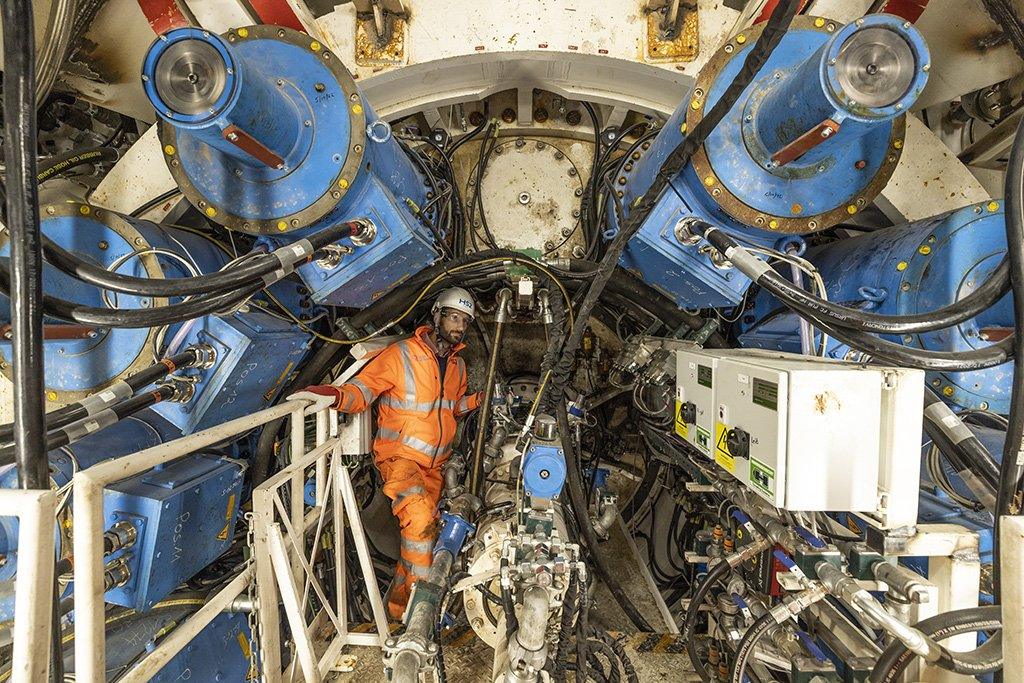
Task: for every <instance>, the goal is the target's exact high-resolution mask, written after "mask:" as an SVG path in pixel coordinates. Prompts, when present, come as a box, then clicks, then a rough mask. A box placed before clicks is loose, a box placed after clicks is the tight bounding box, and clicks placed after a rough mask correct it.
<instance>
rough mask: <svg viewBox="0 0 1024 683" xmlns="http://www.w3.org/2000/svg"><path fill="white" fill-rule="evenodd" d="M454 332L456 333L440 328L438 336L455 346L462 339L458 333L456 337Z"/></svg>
mask: <svg viewBox="0 0 1024 683" xmlns="http://www.w3.org/2000/svg"><path fill="white" fill-rule="evenodd" d="M455 334H456V333H455V332H451V331H448V330H444V329H442V330H440V334H439V336H440V337H441V339H442V340H443V341H445V342H447V343H449V344H451V345H452V346H455V345H456V344H458V343H459V342H460V341H462V335H461V334H459V336H458V337H457V338H456V337H455Z"/></svg>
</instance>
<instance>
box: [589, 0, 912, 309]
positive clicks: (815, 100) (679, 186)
mask: <svg viewBox="0 0 1024 683" xmlns="http://www.w3.org/2000/svg"><path fill="white" fill-rule="evenodd" d="M871 28H884V29H885V30H889V31H892V32H894V33H896V34H898V35H899V36H900V37H901V38H902V39H903V40H904V41H905V42H906V44H907V45H908V46H909V48H910V50H911V52H912V54H913V56H914V62H915V63H914V66H913V68H914V74H913V79H912V82H911V84H910V86H909V87H908V89H907V90H906V92H905V93H903V95H902V96H900V97H899V99H898V101H896V102H892V103H890V104H888V105H885V106H879V107H867V106H863V105H860V104H857V103H855V102H853V101H852V100H850V99H849V98H848V97H846V96H845V95H844V94H843V93H842V92H841V87H840V85H839V83H838V80H837V77H836V75H835V69H834V59H835V56H836V55H837V54H838V53H839V51H840V50H841V49H842V47H843V46H844V45H845V44H846V43H847V41H848V40H849V39H850V38H851V37H852V36H854V35H855V34H856V33H857V32H859V31H862V30H866V29H871ZM761 29H762V27H761V26H757V27H752V28H749V29H747V30H746V31H744V32H742V33H740V34H739V35H737V36H735V37H734V38H733V39H732V40H730V41H729V42H728V43H727V44H726V45H724V46H723V47H722V48H721V49H720V51H719V52H718V53H717V54H716V55H715V56H714V57H713V58H712V59H711V60H710V61H709V62H708V64H707V65H706V66H705V67H704V69H703V70H702V71H701V73H700V75H699V76H698V79H697V83H696V85H695V87H694V89H693V90H692V91H691V92H690V94H689V95H688V96H687V97H686V99H685V100H684V101H683V103H682V104H681V105H680V106H679V108H678V109H677V110H676V111H675V113H674V114H673V115H672V117H671V118H670V119H669V121H668V122H667V123H666V124H665V126H664V127H663V128H662V130H661V132H660V133H659V134H658V136H657V137H656V138H655V139H654V141H653V142H652V143H651V144H650V145H649V146H647V148H646V149H642V156H641V158H640V159H639V160H637V161H636V162H635V163H633V162H628V163H626V164H625V165H624V167H623V173H622V174H621V176H620V177H619V178H617V179H616V181H615V182H616V185H615V187H616V189H620V188H621V192H622V196H621V203H622V207H623V210H624V213H625V215H626V216H628V215H629V212H630V210H631V209H632V208H633V206H634V204H635V202H637V201H638V200H639V198H640V197H641V196H643V194H644V193H645V192H646V191H647V190H648V188H650V187H651V185H652V184H653V182H654V180H655V177H656V176H657V174H658V171H659V169H660V168H661V166H662V164H663V163H664V162H665V160H666V159H667V158H668V156H669V154H670V153H671V152H672V150H674V149H675V148H676V147H677V146H678V145H679V144H680V143H681V142H682V141H683V139H684V137H685V133H686V131H687V130H691V131H692V130H693V129H694V127H695V126H696V125H697V124H698V123H699V122H700V120H701V119H702V118H703V116H704V114H705V112H707V111H708V110H709V109H710V108H711V107H712V106H713V104H714V103H715V102H717V101H718V99H719V98H720V97H721V96H722V94H723V93H724V91H725V89H726V88H727V86H728V85H729V84H730V83H731V82H732V80H733V79H734V78H735V76H736V75H737V73H738V72H739V71H740V68H741V66H742V64H743V61H744V59H745V57H746V56H747V54H748V53H749V51H750V50H751V48H752V46H753V44H754V42H755V41H756V39H757V37H758V35H759V34H760V31H761ZM927 64H928V51H927V47H926V46H925V44H924V41H923V39H922V38H921V36H920V34H919V33H918V32H917V31H916V29H914V28H913V27H910V26H909V24H905V22H903V20H902V19H898V18H896V17H891V16H888V15H879V14H876V15H871V16H869V17H865V18H864V19H863V21H861V22H858V23H857V24H851V25H849V26H846V27H842V28H839V27H838V26H837V25H836V24H835V23H834V22H832V21H829V20H825V19H821V18H816V17H806V16H805V17H797V18H796V20H795V21H794V24H793V28H792V29H791V30H790V31H788V32H787V33H786V35H785V36H784V37H783V38H782V41H781V42H780V44H779V46H778V47H777V48H776V49H775V51H774V52H773V54H772V55H771V57H770V59H769V60H768V62H767V63H766V65H765V66H764V68H762V69H761V71H760V72H759V75H758V77H757V78H756V79H755V81H754V82H753V83H752V84H751V85H750V86H749V87H748V88H747V90H745V91H744V93H743V94H742V95H741V96H740V99H739V101H738V103H737V105H736V106H734V107H733V108H732V110H731V111H730V112H729V113H728V114H727V115H726V117H725V118H724V119H723V121H722V122H721V123H720V124H719V125H718V126H717V127H716V128H715V129H714V130H713V131H712V133H711V134H710V135H709V136H708V138H707V140H706V141H705V143H704V145H703V146H702V147H701V148H700V149H698V151H697V152H696V153H695V154H694V156H693V158H692V159H691V161H690V163H689V164H687V166H686V167H685V168H684V169H683V170H682V171H681V172H680V173H678V174H677V175H676V176H675V177H674V178H672V180H671V181H670V182H669V184H668V186H667V187H666V188H665V190H664V191H663V192H662V195H661V196H660V198H659V199H658V201H657V204H656V205H655V207H654V209H653V210H652V212H651V214H650V215H649V216H648V218H647V219H646V220H645V222H644V224H643V226H642V227H641V228H640V230H639V232H638V233H637V234H636V235H635V236H634V237H633V239H632V240H631V241H630V243H629V244H628V245H627V248H626V250H625V252H624V253H623V255H622V258H621V259H620V264H621V265H622V266H623V267H624V268H626V269H628V270H631V271H633V272H635V273H636V274H637V275H639V276H640V277H641V278H643V279H644V280H645V281H646V282H647V283H648V284H650V285H651V286H653V287H655V288H656V289H658V290H660V291H661V292H663V293H665V294H666V295H668V296H669V297H671V298H672V299H673V300H674V301H675V302H676V303H677V304H678V305H680V306H687V307H698V308H704V307H718V306H730V305H734V304H736V303H739V301H740V300H741V298H742V296H743V293H744V292H745V291H746V289H747V287H748V286H749V280H748V279H747V278H746V277H744V276H743V275H742V274H740V273H739V272H738V271H736V270H735V269H733V268H731V267H730V266H729V265H728V264H721V263H719V264H716V263H713V262H712V261H711V259H710V258H709V256H708V254H707V249H706V245H704V244H703V243H702V241H701V240H699V239H690V237H689V236H688V235H687V234H685V232H682V231H680V230H679V228H680V224H681V221H684V220H685V219H687V218H691V217H692V218H698V219H701V220H705V221H707V222H709V223H712V224H714V225H717V226H720V227H723V228H724V229H726V230H727V231H729V232H730V233H732V234H734V235H737V236H739V237H740V238H742V239H744V240H745V241H748V242H753V243H755V244H757V245H759V246H764V247H773V248H776V249H779V250H785V249H786V248H787V247H789V246H793V247H795V248H796V249H797V251H800V250H801V249H802V241H801V240H800V239H799V237H796V235H798V234H800V233H810V232H815V231H818V230H823V229H825V228H827V227H830V226H832V225H835V224H836V223H838V222H840V221H841V220H842V219H844V218H846V217H848V216H849V215H850V214H851V213H856V212H857V211H859V210H860V208H862V207H863V206H865V205H867V204H868V203H870V202H871V201H872V200H873V199H874V197H875V196H876V195H877V193H878V192H879V191H880V190H881V188H882V187H883V186H884V184H885V182H886V181H887V180H888V178H889V176H890V175H891V174H892V171H893V169H894V168H895V166H896V163H897V161H898V159H899V154H900V149H901V148H902V144H903V131H904V126H905V119H904V117H903V116H902V115H901V112H904V111H906V110H907V109H908V108H909V107H910V105H911V104H913V102H914V101H915V100H916V98H917V96H918V95H919V94H920V92H921V90H922V89H923V88H924V85H925V82H926V80H927V68H926V65H927ZM828 121H831V122H832V124H834V125H833V127H832V128H830V129H829V130H830V133H829V134H828V135H824V136H821V139H822V140H824V141H821V142H818V143H817V144H816V145H814V146H811V147H808V148H807V149H806V151H805V152H804V153H803V154H802V155H800V156H798V157H797V158H795V159H793V160H791V161H789V162H788V163H778V162H777V161H774V160H773V155H774V154H775V153H777V152H780V150H783V149H785V148H786V147H787V146H788V145H791V144H794V143H796V141H797V139H798V138H800V137H801V136H802V135H804V134H805V133H808V132H809V131H814V130H817V126H819V124H824V123H825V122H828ZM833 130H834V131H835V132H834V133H833V132H832V131H833ZM796 144H800V143H796ZM801 148H802V147H801ZM627 169H628V170H627ZM609 218H610V225H612V226H616V227H614V228H612V229H611V230H609V232H608V234H607V235H606V237H609V238H610V237H611V236H612V235H614V233H615V232H616V231H617V222H618V221H617V220H616V217H615V210H614V207H613V206H610V207H609Z"/></svg>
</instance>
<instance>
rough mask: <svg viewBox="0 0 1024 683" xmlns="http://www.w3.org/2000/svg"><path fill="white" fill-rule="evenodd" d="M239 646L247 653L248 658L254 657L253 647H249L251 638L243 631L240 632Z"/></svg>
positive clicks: (243, 652)
mask: <svg viewBox="0 0 1024 683" xmlns="http://www.w3.org/2000/svg"><path fill="white" fill-rule="evenodd" d="M238 647H240V648H242V654H243V655H245V658H246V659H249V658H250V657H252V649H251V648H250V647H249V639H248V638H246V637H245V634H244V633H241V632H239V634H238Z"/></svg>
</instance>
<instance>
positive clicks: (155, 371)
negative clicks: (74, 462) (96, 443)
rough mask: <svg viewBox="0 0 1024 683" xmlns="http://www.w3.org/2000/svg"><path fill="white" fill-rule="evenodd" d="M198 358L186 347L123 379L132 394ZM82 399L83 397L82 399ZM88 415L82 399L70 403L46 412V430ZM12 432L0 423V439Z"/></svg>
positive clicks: (9, 425) (193, 349)
mask: <svg viewBox="0 0 1024 683" xmlns="http://www.w3.org/2000/svg"><path fill="white" fill-rule="evenodd" d="M199 359H200V353H199V351H198V350H197V349H195V348H187V349H185V350H184V351H182V352H181V353H178V354H175V355H173V356H171V357H169V358H164V359H162V360H161V361H160V362H158V363H154V364H153V365H150V366H149V367H148V368H143V369H142V370H139V371H138V372H136V373H135V374H133V375H130V376H129V377H127V378H126V379H125V380H124V383H125V385H127V389H128V391H130V392H131V393H132V394H134V393H135V392H136V391H138V390H139V389H142V388H143V387H147V386H149V385H150V384H152V383H153V382H155V381H157V380H158V379H163V378H164V377H166V376H167V375H169V374H170V373H172V372H174V371H175V370H182V369H185V368H191V367H194V366H195V365H196V363H197V362H198V361H199ZM108 391H109V389H108ZM84 400H85V399H83V401H84ZM88 415H89V409H88V408H86V407H85V406H84V405H83V402H82V401H76V402H75V403H70V404H68V405H66V406H64V407H62V408H58V409H57V410H52V411H50V412H49V413H47V414H46V430H47V431H52V430H54V429H56V428H57V427H63V426H65V425H68V424H71V423H72V422H74V421H76V420H80V419H82V418H83V417H86V416H88ZM13 432H14V424H13V423H7V424H4V425H0V440H4V439H9V438H10V436H11V434H12V433H13Z"/></svg>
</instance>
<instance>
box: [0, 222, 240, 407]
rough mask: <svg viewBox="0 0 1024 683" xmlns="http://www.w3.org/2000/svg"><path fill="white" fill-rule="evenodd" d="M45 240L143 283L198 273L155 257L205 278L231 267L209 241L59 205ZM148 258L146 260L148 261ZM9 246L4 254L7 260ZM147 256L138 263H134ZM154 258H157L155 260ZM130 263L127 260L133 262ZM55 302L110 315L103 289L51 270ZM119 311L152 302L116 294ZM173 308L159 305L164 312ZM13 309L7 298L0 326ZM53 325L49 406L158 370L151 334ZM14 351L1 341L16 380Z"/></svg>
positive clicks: (46, 272)
mask: <svg viewBox="0 0 1024 683" xmlns="http://www.w3.org/2000/svg"><path fill="white" fill-rule="evenodd" d="M40 213H41V215H42V220H41V229H42V232H43V234H44V235H46V236H47V237H49V238H50V239H51V240H53V241H54V242H56V243H57V244H58V245H60V246H61V247H63V248H65V249H67V250H68V251H71V252H74V253H75V254H78V255H79V256H80V257H82V258H84V259H87V260H89V261H91V262H93V263H95V264H97V265H100V266H103V267H107V268H109V267H111V266H113V265H114V264H115V263H117V262H119V261H124V263H123V265H121V266H120V267H118V268H116V272H118V273H123V274H127V275H134V276H137V277H151V278H160V277H183V276H187V275H190V274H191V273H189V272H188V270H186V269H185V268H184V267H183V266H182V265H181V263H179V262H178V261H176V260H174V259H171V258H168V257H166V256H159V257H155V256H152V255H146V253H145V252H146V250H148V249H162V250H165V251H170V252H174V253H175V254H178V255H179V256H180V257H181V258H182V260H183V261H185V262H187V263H189V264H191V265H192V266H193V267H198V270H199V271H200V272H203V273H209V272H215V271H217V270H218V269H220V267H221V266H222V265H223V264H224V263H225V256H224V255H223V253H222V252H221V251H220V250H219V249H218V248H217V247H216V246H215V245H214V244H213V243H212V242H210V241H209V240H207V239H206V238H204V237H202V236H200V235H197V234H195V233H191V232H186V231H184V230H176V229H174V228H168V227H163V226H160V225H158V224H156V223H152V222H149V221H144V220H140V219H136V218H131V217H128V216H124V215H122V214H118V213H114V212H112V211H107V210H105V209H100V208H97V207H92V206H89V205H88V204H79V203H75V202H67V203H64V204H51V205H49V206H45V207H43V208H42V210H41V212H40ZM140 252H141V253H140ZM8 253H9V245H7V244H4V245H3V247H2V248H0V258H4V259H6V258H7V256H8ZM133 253H140V255H139V256H138V257H130V255H131V254H133ZM150 253H151V252H150ZM125 259H127V260H125ZM43 284H44V287H45V291H46V293H47V294H49V295H52V296H57V297H60V298H63V299H67V300H70V301H75V302H77V303H80V304H83V305H88V306H96V307H103V306H104V303H103V300H102V297H101V291H100V289H99V288H98V287H93V286H90V285H84V284H83V283H82V282H80V281H79V280H76V279H75V278H73V277H71V276H69V275H65V274H64V273H62V272H60V271H59V270H57V269H56V268H54V267H52V266H50V265H44V267H43ZM109 299H110V302H111V304H112V305H115V306H117V307H120V308H148V307H150V306H153V305H154V301H153V299H152V298H151V297H137V296H129V295H125V294H117V293H113V292H111V293H110V294H109ZM165 302H166V300H162V299H161V300H157V302H156V303H158V304H159V305H163V303H165ZM10 319H11V318H10V303H9V300H8V299H7V297H5V296H0V321H4V322H7V321H10ZM44 324H45V328H44V329H45V339H44V341H43V346H44V350H45V359H44V362H45V365H44V367H45V382H46V390H47V400H48V401H50V402H52V403H58V404H65V403H69V402H72V401H75V400H78V399H81V398H83V397H85V396H86V395H87V394H89V393H93V392H95V391H99V390H101V389H103V388H105V387H107V386H109V385H110V384H111V383H112V382H114V381H116V380H118V379H120V378H123V377H125V376H126V375H128V374H131V373H133V372H135V371H137V370H139V369H142V368H144V367H147V366H149V365H151V364H152V363H154V362H155V360H156V359H155V356H154V350H153V339H154V335H155V330H151V329H145V328H142V329H124V328H116V329H106V328H94V329H88V328H85V327H82V326H78V325H74V324H69V323H67V322H64V321H59V320H54V319H50V318H47V319H46V320H45V321H44ZM10 346H11V343H10V341H8V340H0V355H2V358H0V371H2V372H3V373H4V374H9V373H10V363H9V361H8V360H7V359H9V358H10V353H11V351H10Z"/></svg>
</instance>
